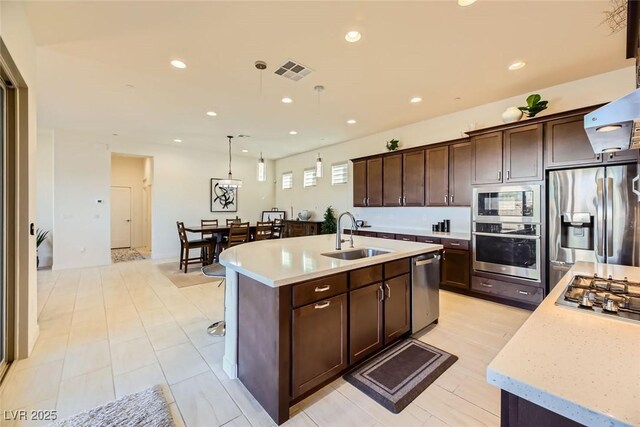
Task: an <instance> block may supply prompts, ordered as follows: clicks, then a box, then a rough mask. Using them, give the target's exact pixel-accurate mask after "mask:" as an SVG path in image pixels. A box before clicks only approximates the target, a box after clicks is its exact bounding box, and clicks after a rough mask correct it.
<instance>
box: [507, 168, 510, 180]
mask: <svg viewBox="0 0 640 427" xmlns="http://www.w3.org/2000/svg"><path fill="white" fill-rule="evenodd" d="M510 179H511V171H510V170H509V171H507V181H508V180H510Z"/></svg>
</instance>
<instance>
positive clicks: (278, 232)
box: [271, 219, 284, 239]
mask: <svg viewBox="0 0 640 427" xmlns="http://www.w3.org/2000/svg"><path fill="white" fill-rule="evenodd" d="M283 231H284V224H283V223H282V220H281V219H275V220H273V227H272V229H271V238H272V239H281V238H282V234H283Z"/></svg>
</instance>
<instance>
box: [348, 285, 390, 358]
mask: <svg viewBox="0 0 640 427" xmlns="http://www.w3.org/2000/svg"><path fill="white" fill-rule="evenodd" d="M383 292H384V290H383V285H382V283H374V284H372V285H368V286H365V287H363V288H360V289H356V290H354V291H351V292H350V293H349V324H350V325H351V327H350V328H349V341H350V347H349V362H350V363H355V362H358V361H360V360H362V359H364V358H365V357H367V356H369V355H370V354H373V353H375V352H376V351H377V350H378V349H380V348H382V346H383V345H384V337H383V335H382V327H383V325H384V323H383V308H382V307H383V303H382V298H383Z"/></svg>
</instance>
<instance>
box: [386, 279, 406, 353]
mask: <svg viewBox="0 0 640 427" xmlns="http://www.w3.org/2000/svg"><path fill="white" fill-rule="evenodd" d="M410 292H411V279H410V276H409V275H408V274H403V275H402V276H398V277H394V278H392V279H387V280H386V282H385V284H384V301H383V302H384V343H385V345H386V344H389V343H390V342H392V341H394V340H396V339H397V338H399V337H400V336H401V335H403V334H405V333H407V332H409V330H410V329H411V313H410V310H411V304H410Z"/></svg>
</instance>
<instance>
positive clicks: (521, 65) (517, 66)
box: [509, 61, 527, 71]
mask: <svg viewBox="0 0 640 427" xmlns="http://www.w3.org/2000/svg"><path fill="white" fill-rule="evenodd" d="M525 65H527V63H526V62H524V61H516V62H513V63H511V65H509V70H511V71H515V70H519V69H520V68H524V66H525Z"/></svg>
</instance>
